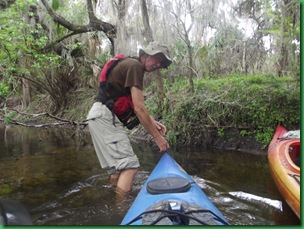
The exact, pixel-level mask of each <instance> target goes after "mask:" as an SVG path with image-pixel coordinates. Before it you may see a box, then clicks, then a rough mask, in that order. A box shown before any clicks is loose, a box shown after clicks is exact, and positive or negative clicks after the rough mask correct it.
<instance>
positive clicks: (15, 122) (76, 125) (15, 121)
mask: <svg viewBox="0 0 304 229" xmlns="http://www.w3.org/2000/svg"><path fill="white" fill-rule="evenodd" d="M1 111H5V113H7V112H9V111H13V112H16V113H18V114H20V115H27V116H32V117H34V118H37V117H40V116H45V117H49V118H52V119H55V120H58V121H60V122H53V123H41V124H33V123H24V122H20V121H17V120H14V119H12V118H6V117H5V115H1V116H3V117H4V119H0V121H2V122H5V121H6V120H7V121H8V122H9V123H10V124H14V125H20V126H25V127H37V128H40V127H48V126H50V127H51V126H62V125H72V126H74V127H81V126H83V128H84V127H86V126H87V123H86V122H75V121H73V120H67V119H63V118H59V117H57V116H54V115H52V114H49V113H47V112H45V113H40V114H28V113H24V112H21V111H18V110H15V109H10V110H3V109H1Z"/></svg>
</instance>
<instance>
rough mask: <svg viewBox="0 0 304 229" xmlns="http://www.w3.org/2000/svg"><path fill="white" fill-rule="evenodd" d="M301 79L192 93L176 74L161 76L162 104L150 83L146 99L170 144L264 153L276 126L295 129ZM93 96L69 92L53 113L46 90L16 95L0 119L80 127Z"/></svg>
mask: <svg viewBox="0 0 304 229" xmlns="http://www.w3.org/2000/svg"><path fill="white" fill-rule="evenodd" d="M299 83H300V82H299V81H298V80H297V79H294V78H291V77H281V78H280V77H277V76H273V75H270V76H269V75H268V76H266V75H253V76H230V77H227V78H216V79H197V80H195V88H196V91H195V92H194V93H192V94H191V93H190V92H189V90H188V89H189V88H188V81H187V79H185V78H184V79H182V78H178V79H175V81H174V82H172V81H170V80H169V79H165V82H164V85H165V88H167V91H166V92H165V98H164V101H163V104H162V105H159V102H158V100H157V94H156V91H157V90H156V86H155V84H154V83H153V82H152V83H150V84H149V85H147V87H146V89H145V91H144V92H145V103H146V106H147V108H148V110H149V111H150V113H151V115H152V116H153V117H155V118H156V119H157V120H159V121H160V122H162V123H163V124H164V125H165V126H166V127H167V130H168V131H167V137H166V138H167V140H168V141H169V143H170V145H171V147H172V148H175V149H180V148H219V149H230V150H237V151H242V152H253V153H265V152H266V151H267V146H268V144H269V142H270V141H271V139H272V137H273V134H274V131H275V128H276V127H277V125H283V126H284V127H286V128H287V129H289V130H292V129H299V126H300V125H299V123H300V96H299V95H300V84H299ZM95 94H96V89H95V88H88V89H85V88H79V89H76V90H74V91H71V92H69V93H68V97H67V98H66V101H65V104H66V106H63V107H62V109H60V110H59V111H57V110H56V111H57V112H56V113H54V106H52V100H51V98H50V96H49V95H47V94H37V95H36V96H34V97H32V101H31V103H30V104H29V106H28V107H26V108H24V107H23V106H22V102H21V99H18V97H16V96H15V97H14V98H8V99H7V102H6V107H5V109H3V110H2V113H3V117H4V118H3V120H4V121H5V122H7V123H9V121H12V120H17V121H21V122H24V123H36V124H39V125H40V126H48V127H51V126H52V123H55V122H56V125H57V126H59V125H61V124H58V122H59V123H60V122H64V125H70V126H72V127H73V128H76V129H81V128H82V127H83V122H84V120H85V119H86V115H87V114H88V111H89V110H90V108H91V106H92V104H93V102H94V97H95ZM11 109H15V111H14V110H11ZM16 111H19V112H20V113H18V112H16ZM44 124H47V125H44ZM79 127H81V128H79ZM130 136H131V137H132V139H139V140H144V141H147V142H148V143H150V144H153V141H152V139H151V137H150V136H149V135H148V134H147V133H146V131H145V130H144V129H143V128H136V129H134V130H132V131H130Z"/></svg>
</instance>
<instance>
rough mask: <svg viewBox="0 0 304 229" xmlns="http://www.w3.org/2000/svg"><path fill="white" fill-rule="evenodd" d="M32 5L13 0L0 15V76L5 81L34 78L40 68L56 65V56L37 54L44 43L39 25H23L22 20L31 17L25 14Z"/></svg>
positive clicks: (27, 13) (45, 41) (31, 2)
mask: <svg viewBox="0 0 304 229" xmlns="http://www.w3.org/2000/svg"><path fill="white" fill-rule="evenodd" d="M34 3H36V1H34V0H26V1H22V0H17V1H16V2H15V4H13V5H12V6H11V7H9V8H8V9H7V10H5V11H3V12H1V15H0V24H1V26H0V40H1V44H0V60H1V61H0V65H1V66H2V68H1V73H2V75H4V76H5V77H6V79H8V78H11V77H14V76H15V77H16V78H17V77H18V76H21V75H23V76H27V77H31V78H34V77H35V76H37V75H38V72H39V71H41V70H42V69H51V68H54V67H55V66H57V65H58V60H59V58H58V56H56V55H54V54H53V53H50V54H44V53H40V52H39V51H38V50H39V49H40V48H42V47H44V46H45V45H46V44H47V42H48V38H47V37H46V35H45V34H44V33H43V32H42V29H41V25H39V24H38V25H37V26H35V27H33V26H32V25H30V24H28V23H26V22H25V19H24V18H25V17H28V18H30V17H32V16H33V15H32V13H29V6H30V5H31V4H34ZM29 66H31V67H30V68H29Z"/></svg>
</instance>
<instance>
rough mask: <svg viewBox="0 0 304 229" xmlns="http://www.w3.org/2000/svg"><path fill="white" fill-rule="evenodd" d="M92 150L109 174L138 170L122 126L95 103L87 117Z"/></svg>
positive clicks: (99, 104) (100, 104)
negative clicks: (93, 149)
mask: <svg viewBox="0 0 304 229" xmlns="http://www.w3.org/2000/svg"><path fill="white" fill-rule="evenodd" d="M87 120H88V124H89V130H90V133H91V137H92V141H93V144H94V148H95V151H96V154H97V157H98V159H99V162H100V165H101V167H102V168H104V169H107V171H108V173H109V174H112V173H119V172H120V171H121V170H124V169H131V168H138V167H139V166H140V165H139V160H138V158H137V156H136V155H135V154H134V152H133V149H132V146H131V143H130V140H129V138H128V136H127V134H126V132H125V130H124V128H123V124H122V123H121V122H120V121H119V119H118V118H117V117H116V116H115V121H114V123H115V126H114V125H113V115H112V112H111V111H110V110H109V109H108V108H107V107H106V106H105V105H103V104H102V103H101V102H95V103H94V104H93V106H92V108H91V110H90V111H89V114H88V116H87Z"/></svg>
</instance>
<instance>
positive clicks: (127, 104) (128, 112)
mask: <svg viewBox="0 0 304 229" xmlns="http://www.w3.org/2000/svg"><path fill="white" fill-rule="evenodd" d="M125 58H126V57H125V56H124V55H123V54H118V55H116V56H114V57H113V58H111V59H110V60H109V61H108V62H107V63H106V64H105V65H104V67H103V68H102V70H101V73H100V75H99V81H100V89H101V90H100V92H102V93H104V95H106V98H105V96H101V97H102V98H104V99H103V100H104V101H102V103H104V104H106V105H107V107H108V108H109V109H110V110H111V111H112V112H114V114H115V115H116V116H117V117H118V118H119V120H120V121H121V122H123V123H126V122H127V121H128V120H129V119H130V117H131V116H134V115H135V113H134V106H133V102H132V97H131V95H130V94H126V93H123V92H120V91H117V90H116V89H115V88H114V87H113V85H109V84H111V83H110V82H108V75H109V73H110V71H111V70H112V69H113V68H114V67H115V66H116V65H117V64H118V63H119V61H121V60H123V59H125ZM113 77H115V76H113ZM109 87H111V89H109V90H108V88H109ZM108 94H111V95H108ZM98 97H99V96H97V98H98ZM105 100H106V101H105ZM113 103H114V104H113Z"/></svg>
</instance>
